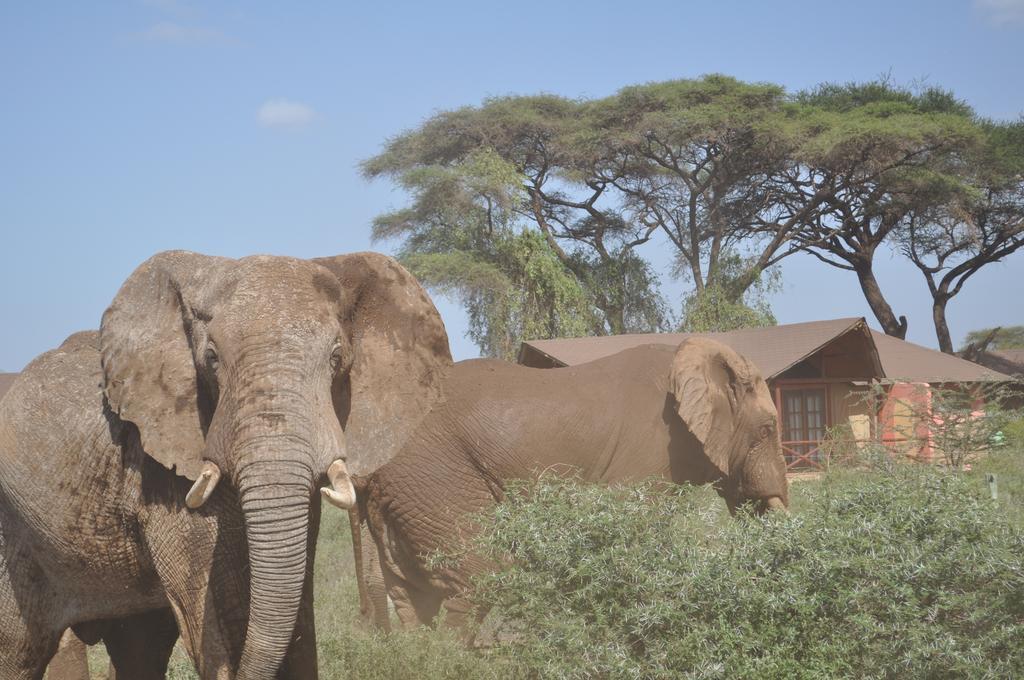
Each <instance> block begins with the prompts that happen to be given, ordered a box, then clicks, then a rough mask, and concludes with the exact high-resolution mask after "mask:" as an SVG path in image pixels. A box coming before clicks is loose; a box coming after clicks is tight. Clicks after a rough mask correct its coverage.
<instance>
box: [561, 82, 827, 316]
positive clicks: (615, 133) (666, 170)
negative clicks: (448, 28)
mask: <svg viewBox="0 0 1024 680" xmlns="http://www.w3.org/2000/svg"><path fill="white" fill-rule="evenodd" d="M587 117H588V126H587V127H588V131H587V136H586V137H585V138H583V139H581V140H580V143H579V144H576V145H574V152H575V153H574V156H573V163H574V165H575V167H576V172H577V173H578V174H579V175H580V176H585V177H587V178H588V180H587V181H588V182H589V184H590V185H592V186H593V187H594V188H595V190H601V191H607V190H609V189H614V190H615V191H616V192H617V193H618V194H619V197H620V204H621V206H622V208H623V214H624V215H625V216H626V218H627V219H628V220H629V221H630V222H631V223H632V224H634V225H636V228H637V229H638V230H640V231H639V234H640V236H639V238H643V239H649V238H651V236H652V235H653V234H654V233H655V232H660V233H662V234H664V236H665V237H666V238H667V239H668V241H669V242H670V243H671V244H672V246H673V247H674V249H675V252H676V257H677V261H678V266H677V270H678V271H680V272H682V273H684V274H685V276H686V278H688V279H690V280H692V282H693V284H694V298H695V299H697V298H702V297H720V298H721V299H722V301H723V302H727V303H729V304H733V305H736V304H741V301H742V298H743V296H744V294H745V293H746V292H747V290H748V289H749V288H750V287H751V286H752V285H754V284H755V282H756V281H757V280H758V279H759V277H760V275H761V274H762V273H763V272H765V271H766V270H768V269H769V268H770V267H771V266H773V265H775V264H777V263H778V262H780V261H781V260H782V259H783V258H785V257H786V256H788V255H791V254H793V253H794V252H796V250H797V249H796V248H793V247H791V246H790V245H789V243H788V240H789V239H790V237H791V236H792V234H793V232H794V230H795V229H796V228H797V227H798V226H799V224H800V222H801V221H802V220H804V219H806V217H807V216H808V215H809V214H811V213H812V212H813V210H814V208H815V207H816V205H817V201H818V200H821V199H823V195H822V196H814V194H813V193H812V194H811V195H810V196H809V197H808V199H809V200H807V201H805V202H804V203H803V204H801V205H797V206H795V209H792V208H793V206H792V203H791V202H789V201H787V200H786V198H787V197H786V196H785V195H784V194H782V193H780V192H779V191H778V186H779V185H778V177H779V175H780V174H782V173H784V172H785V171H786V170H787V169H788V168H789V167H790V166H791V165H792V161H791V158H792V156H793V151H794V149H795V148H796V146H797V144H798V143H799V141H800V140H801V139H803V137H804V136H805V134H806V130H805V129H804V125H803V122H802V121H801V120H799V119H798V118H796V117H794V116H793V115H792V111H791V110H790V107H788V106H787V102H786V96H785V92H784V90H783V89H782V88H781V87H779V86H776V85H772V84H764V83H756V84H748V83H742V82H740V81H738V80H735V79H733V78H729V77H726V76H721V75H711V76H705V77H704V78H701V79H699V80H675V81H668V82H663V83H650V84H646V85H639V86H633V87H627V88H624V89H623V90H621V91H620V92H618V93H617V94H615V95H614V96H612V97H608V98H606V99H602V100H597V101H594V102H591V103H589V104H588V106H587ZM725 263H728V265H729V266H725ZM709 287H713V288H715V289H716V292H715V295H713V296H704V295H703V294H704V291H705V288H709Z"/></svg>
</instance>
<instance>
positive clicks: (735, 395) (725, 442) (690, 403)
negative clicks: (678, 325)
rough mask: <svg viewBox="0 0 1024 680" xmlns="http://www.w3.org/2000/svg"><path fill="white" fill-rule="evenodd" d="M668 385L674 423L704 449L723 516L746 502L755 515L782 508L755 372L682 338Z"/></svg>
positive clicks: (726, 353) (773, 430)
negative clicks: (676, 420) (673, 404)
mask: <svg viewBox="0 0 1024 680" xmlns="http://www.w3.org/2000/svg"><path fill="white" fill-rule="evenodd" d="M670 383H671V387H670V389H671V391H672V393H673V395H674V396H675V400H676V405H677V411H678V413H679V417H680V418H682V420H683V422H684V423H686V426H687V428H688V429H689V430H690V432H691V433H692V434H693V435H694V436H695V437H696V438H697V440H698V441H699V442H700V443H701V445H702V446H703V447H704V454H705V455H706V456H707V458H708V460H709V461H710V463H711V465H712V466H713V467H714V469H715V471H716V473H717V474H716V476H717V477H718V483H717V485H716V488H717V489H718V491H719V493H720V494H721V495H722V496H723V498H725V500H726V503H728V505H729V510H730V511H734V510H735V509H736V508H737V507H738V506H739V505H741V504H743V503H746V502H753V503H755V504H756V505H755V508H756V510H757V511H758V512H764V511H765V510H783V509H785V508H787V507H788V506H789V492H788V486H787V482H786V462H785V459H784V458H783V455H782V442H781V440H780V439H779V427H778V420H777V417H776V411H775V404H774V403H773V402H772V398H771V393H769V391H768V385H767V383H765V381H764V378H763V377H762V376H761V372H760V371H758V369H757V368H756V367H755V366H754V365H753V364H752V363H750V362H749V361H747V360H746V359H745V358H743V357H741V356H740V355H739V354H737V353H736V352H735V351H733V350H732V349H731V348H730V347H727V346H726V345H723V344H722V343H720V342H716V341H714V340H709V339H707V338H687V339H686V340H684V341H683V342H682V343H681V344H680V345H679V348H678V349H677V350H676V353H675V357H674V359H673V361H672V369H671V376H670Z"/></svg>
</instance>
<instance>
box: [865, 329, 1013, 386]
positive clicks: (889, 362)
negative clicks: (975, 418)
mask: <svg viewBox="0 0 1024 680" xmlns="http://www.w3.org/2000/svg"><path fill="white" fill-rule="evenodd" d="M871 335H873V336H874V338H875V345H876V346H877V347H878V355H879V356H880V357H881V358H882V368H884V369H885V375H886V377H887V378H892V379H897V380H909V381H912V382H925V383H939V382H985V381H991V380H1010V379H1011V378H1010V376H1008V375H1004V374H1002V373H1000V372H998V371H994V370H992V369H990V368H986V367H984V366H980V365H978V364H976V363H974V362H973V361H967V360H966V359H961V358H960V357H958V356H954V355H952V354H945V353H944V352H939V351H937V350H934V349H928V348H927V347H922V346H921V345H915V344H914V343H912V342H907V341H906V340H900V339H899V338H894V337H891V336H888V335H886V334H885V333H879V332H878V331H876V330H872V331H871Z"/></svg>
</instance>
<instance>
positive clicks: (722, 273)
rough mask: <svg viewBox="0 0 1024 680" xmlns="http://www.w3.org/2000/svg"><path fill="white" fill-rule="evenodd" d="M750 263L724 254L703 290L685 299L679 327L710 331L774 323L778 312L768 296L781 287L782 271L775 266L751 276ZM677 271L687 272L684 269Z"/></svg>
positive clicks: (690, 331)
mask: <svg viewBox="0 0 1024 680" xmlns="http://www.w3.org/2000/svg"><path fill="white" fill-rule="evenodd" d="M751 266H752V265H751V263H750V262H749V261H746V260H744V259H743V258H741V257H739V256H738V255H737V254H735V253H725V254H723V256H722V257H721V258H720V261H719V265H718V268H717V270H716V271H715V274H714V276H713V277H712V278H711V280H710V282H709V283H708V284H706V285H705V286H704V288H703V290H700V291H694V292H692V293H690V294H689V295H688V296H687V297H686V298H685V299H684V300H683V319H682V323H681V324H680V327H679V330H680V331H682V332H684V333H709V332H715V331H731V330H736V329H738V328H758V327H764V326H774V325H775V324H776V321H775V315H774V314H772V310H771V305H770V304H769V303H768V295H769V294H770V293H774V292H778V291H779V290H781V288H782V278H781V273H780V272H779V271H778V270H777V269H775V270H772V271H770V272H768V273H767V274H761V273H760V272H756V271H755V272H753V274H752V275H751V271H750V267H751ZM677 271H678V273H679V274H680V275H685V270H682V271H679V270H677ZM741 280H742V282H741V283H737V282H739V281H741Z"/></svg>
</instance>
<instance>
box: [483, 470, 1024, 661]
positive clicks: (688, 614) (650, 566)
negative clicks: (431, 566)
mask: <svg viewBox="0 0 1024 680" xmlns="http://www.w3.org/2000/svg"><path fill="white" fill-rule="evenodd" d="M975 481H976V480H974V479H973V478H971V477H964V476H961V475H952V474H941V473H939V472H937V471H936V470H934V469H931V468H926V467H924V466H899V467H898V468H897V469H895V470H893V471H892V472H890V473H888V474H885V475H879V474H864V473H859V474H854V473H843V474H835V475H830V476H828V477H826V479H825V480H824V481H823V482H821V483H814V482H810V483H804V484H801V485H800V486H799V487H798V488H796V489H794V497H795V498H796V499H798V501H797V502H795V503H794V505H795V506H796V507H795V510H796V511H795V512H794V514H793V515H790V516H781V517H780V516H771V517H766V518H763V519H758V518H752V517H740V518H738V519H737V520H735V521H730V520H729V518H728V517H727V515H725V514H724V513H723V512H722V511H721V506H722V504H721V503H720V502H719V503H717V504H715V505H714V506H708V504H707V501H706V498H705V499H701V498H700V496H699V495H695V492H693V491H691V490H688V489H683V490H680V491H666V490H664V489H657V488H654V487H652V486H640V487H636V488H632V489H628V490H614V489H607V488H601V487H598V486H593V485H582V484H579V483H576V482H562V481H553V480H551V479H544V480H541V481H540V482H539V483H537V484H536V485H535V486H532V487H529V488H528V489H527V491H528V492H527V493H520V494H511V495H510V496H509V500H508V501H507V502H506V503H504V504H502V505H501V506H499V507H498V508H497V510H496V513H495V516H494V519H493V522H492V524H491V525H490V527H489V529H488V531H487V533H485V534H484V536H483V538H482V541H483V545H484V546H485V549H487V550H489V551H490V554H491V555H492V556H495V557H497V556H504V555H508V556H511V557H512V559H513V562H511V563H509V564H508V566H507V567H506V568H505V569H503V570H502V571H500V572H498V573H495V574H491V575H488V576H486V577H484V578H483V580H482V581H481V586H482V590H481V592H482V594H481V596H480V599H481V602H482V603H483V604H485V605H487V606H493V607H495V608H496V609H497V610H498V611H499V612H500V616H501V617H502V620H503V622H504V624H503V625H504V627H505V629H506V631H507V635H508V642H506V643H505V644H504V645H502V646H500V647H499V648H498V652H497V653H500V654H501V655H503V656H504V658H506V659H507V660H508V663H514V664H516V665H517V666H518V667H519V668H520V669H521V670H522V671H523V674H524V675H527V676H528V677H545V678H590V677H603V678H765V677H793V678H825V677H866V678H893V677H916V678H936V677H950V678H952V677H957V678H960V677H978V678H981V677H1015V676H1018V675H1020V674H1021V673H1022V672H1024V648H1022V647H1021V645H1020V644H1019V640H1020V636H1021V635H1022V634H1024V561H1022V560H1024V558H1022V555H1024V534H1022V531H1021V528H1020V527H1019V526H1010V525H1009V524H1008V523H1007V522H1006V521H1005V519H1004V518H1003V517H1002V516H1001V515H1000V513H999V511H998V506H997V505H995V504H994V503H992V502H990V501H988V500H986V499H983V498H981V497H980V496H979V491H980V490H981V488H980V485H979V484H977V483H975ZM698 493H699V492H698ZM710 507H714V508H715V509H714V510H712V509H710Z"/></svg>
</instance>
